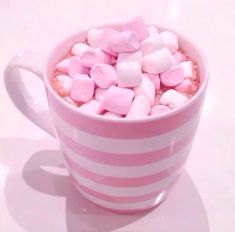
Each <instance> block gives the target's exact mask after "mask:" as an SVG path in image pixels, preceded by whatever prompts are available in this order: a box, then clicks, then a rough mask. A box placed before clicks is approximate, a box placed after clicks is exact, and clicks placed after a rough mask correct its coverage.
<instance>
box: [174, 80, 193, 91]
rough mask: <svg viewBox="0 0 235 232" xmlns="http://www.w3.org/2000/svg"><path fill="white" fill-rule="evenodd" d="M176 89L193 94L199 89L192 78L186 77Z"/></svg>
mask: <svg viewBox="0 0 235 232" xmlns="http://www.w3.org/2000/svg"><path fill="white" fill-rule="evenodd" d="M175 89H176V90H177V91H179V92H181V93H187V94H192V93H194V92H195V91H196V90H197V87H196V86H195V84H194V83H193V82H192V81H191V80H190V79H185V80H183V81H182V82H181V83H180V84H179V85H177V86H176V88H175Z"/></svg>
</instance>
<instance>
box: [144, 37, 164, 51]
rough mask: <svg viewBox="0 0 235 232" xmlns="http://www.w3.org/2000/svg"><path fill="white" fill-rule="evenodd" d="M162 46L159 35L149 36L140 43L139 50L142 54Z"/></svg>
mask: <svg viewBox="0 0 235 232" xmlns="http://www.w3.org/2000/svg"><path fill="white" fill-rule="evenodd" d="M162 48H164V44H163V41H162V39H161V38H160V36H149V37H148V38H146V39H145V40H143V41H142V42H141V44H140V50H141V52H142V54H143V56H145V55H147V54H149V53H152V52H154V51H156V50H159V49H162Z"/></svg>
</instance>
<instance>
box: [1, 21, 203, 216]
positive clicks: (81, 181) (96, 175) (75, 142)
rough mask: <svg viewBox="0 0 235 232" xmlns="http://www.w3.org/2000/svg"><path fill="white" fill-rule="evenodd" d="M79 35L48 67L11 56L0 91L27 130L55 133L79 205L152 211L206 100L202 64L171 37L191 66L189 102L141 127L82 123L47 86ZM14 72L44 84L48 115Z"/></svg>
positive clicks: (91, 118) (30, 57) (88, 118)
mask: <svg viewBox="0 0 235 232" xmlns="http://www.w3.org/2000/svg"><path fill="white" fill-rule="evenodd" d="M108 26H110V27H113V28H116V29H120V28H121V25H108ZM159 29H160V28H159ZM160 30H161V29H160ZM86 34H87V31H83V32H79V33H77V34H75V35H72V36H70V37H68V38H67V39H65V40H64V41H62V42H61V43H60V44H59V45H57V46H56V47H55V48H54V49H53V50H52V52H51V53H50V54H49V56H48V57H47V59H42V58H41V57H40V56H39V55H36V54H34V53H25V54H21V55H19V56H16V57H15V58H14V59H13V60H12V61H11V62H10V63H9V64H8V66H7V68H6V70H5V85H6V89H7V91H8V94H9V96H10V98H11V99H12V101H13V102H14V104H15V105H16V106H17V108H18V109H19V110H20V111H21V112H22V113H23V114H24V115H25V116H26V117H28V118H29V119H30V120H31V121H32V122H34V123H35V124H37V125H38V126H39V127H41V128H42V129H44V130H45V131H47V132H48V133H49V134H51V135H52V136H55V129H56V134H57V135H58V136H57V138H58V140H59V141H60V143H61V149H62V152H63V153H64V154H67V156H66V155H65V158H67V161H69V162H68V163H66V165H67V168H68V170H69V172H70V174H71V177H72V179H74V180H75V182H76V187H77V189H78V190H79V191H80V192H81V193H82V194H83V195H84V196H85V197H86V198H88V199H89V200H90V201H92V202H93V203H95V204H96V205H99V206H101V207H104V208H107V209H109V210H114V211H115V212H119V213H135V212H139V211H142V210H146V209H149V208H152V207H154V206H156V205H158V204H160V203H161V202H162V201H163V200H164V199H165V198H166V196H167V194H168V192H169V191H170V189H171V187H172V186H173V185H174V183H175V182H176V180H177V178H178V176H179V175H180V172H181V169H182V167H183V163H184V161H185V159H186V158H187V156H188V154H189V151H190V148H191V143H192V140H193V136H194V134H195V132H196V128H197V125H198V119H199V117H200V113H201V109H202V105H203V101H204V96H205V93H206V87H207V82H208V70H207V66H206V62H205V60H204V58H203V56H202V53H201V52H200V51H199V50H198V49H197V48H196V47H195V46H194V45H193V44H192V43H191V42H190V41H189V40H187V39H185V38H184V37H183V36H181V35H179V34H178V33H176V34H177V35H178V36H179V43H180V47H181V48H182V49H183V50H184V51H185V52H186V54H187V55H188V56H190V57H191V58H192V59H193V60H194V61H195V62H196V63H197V65H198V71H199V77H200V88H199V90H198V92H197V93H196V94H195V95H194V96H193V97H192V99H190V100H189V101H188V102H187V103H186V104H185V105H183V106H182V107H180V108H178V109H175V110H172V111H171V112H169V113H168V114H165V115H161V116H150V117H148V118H145V119H138V120H130V119H110V118H104V117H102V116H96V115H86V114H84V113H82V112H79V111H78V110H77V109H76V108H74V107H73V106H71V105H69V104H68V103H66V102H65V101H63V100H62V99H61V98H60V97H59V96H58V95H57V94H56V93H55V92H54V90H53V89H52V87H51V85H50V81H49V79H50V78H51V77H52V75H53V72H54V67H55V64H56V63H57V62H58V61H59V60H60V59H61V58H62V57H63V56H64V55H65V54H66V53H67V52H68V51H69V50H70V47H71V46H72V45H73V44H74V43H75V42H84V41H85V40H86ZM43 64H44V67H43ZM19 69H25V70H28V71H30V72H32V73H34V74H36V75H37V76H38V77H39V78H41V79H42V80H43V81H44V83H45V87H46V92H47V96H48V103H49V108H50V112H51V115H50V113H49V112H48V111H45V109H44V108H43V107H41V106H40V105H38V103H37V102H36V101H35V99H32V98H25V92H27V90H26V88H25V86H24V85H23V83H22V82H21V81H20V76H21V74H20V72H19ZM50 116H52V119H53V120H54V121H53V120H52V122H51V118H50ZM54 125H55V126H54ZM68 151H69V153H67V152H68ZM77 161H79V162H80V161H81V162H80V163H77ZM112 167H113V168H112ZM155 167H156V170H155V169H154V168H155ZM112 169H113V170H112ZM120 170H121V171H122V172H120ZM123 170H124V171H123ZM138 170H140V171H138Z"/></svg>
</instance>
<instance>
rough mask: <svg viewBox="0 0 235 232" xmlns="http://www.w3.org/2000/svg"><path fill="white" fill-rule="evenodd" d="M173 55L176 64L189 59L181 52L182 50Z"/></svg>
mask: <svg viewBox="0 0 235 232" xmlns="http://www.w3.org/2000/svg"><path fill="white" fill-rule="evenodd" d="M173 56H174V59H175V64H179V63H181V62H183V61H186V60H187V58H186V56H185V55H184V54H183V53H181V52H180V51H177V52H175V53H174V54H173Z"/></svg>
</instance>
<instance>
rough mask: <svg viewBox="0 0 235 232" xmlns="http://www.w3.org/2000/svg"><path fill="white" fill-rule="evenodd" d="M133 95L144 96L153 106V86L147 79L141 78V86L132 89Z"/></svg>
mask: <svg viewBox="0 0 235 232" xmlns="http://www.w3.org/2000/svg"><path fill="white" fill-rule="evenodd" d="M134 92H135V95H136V96H138V95H144V96H146V97H147V98H148V100H149V102H150V104H151V105H153V104H154V99H155V86H154V84H153V82H152V81H151V80H149V78H148V77H146V76H143V77H142V82H141V84H140V85H139V86H138V87H136V88H135V89H134Z"/></svg>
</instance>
